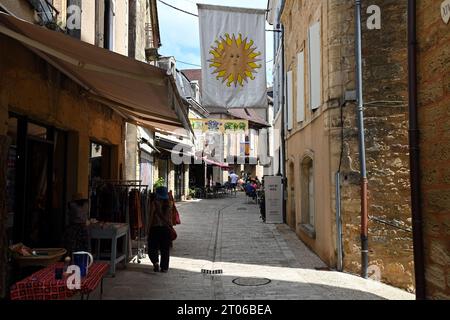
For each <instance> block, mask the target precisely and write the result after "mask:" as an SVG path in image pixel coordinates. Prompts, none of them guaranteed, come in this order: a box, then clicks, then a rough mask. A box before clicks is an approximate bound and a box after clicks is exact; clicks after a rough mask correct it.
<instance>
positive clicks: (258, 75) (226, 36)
mask: <svg viewBox="0 0 450 320" xmlns="http://www.w3.org/2000/svg"><path fill="white" fill-rule="evenodd" d="M198 11H199V20H200V21H199V22H200V42H201V51H202V103H203V105H204V106H205V107H214V108H227V109H235V108H267V78H266V63H265V61H266V34H265V13H266V11H265V10H260V9H245V8H235V7H222V6H211V5H203V4H198Z"/></svg>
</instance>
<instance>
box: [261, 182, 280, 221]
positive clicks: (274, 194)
mask: <svg viewBox="0 0 450 320" xmlns="http://www.w3.org/2000/svg"><path fill="white" fill-rule="evenodd" d="M264 190H265V201H266V223H269V224H282V223H283V222H284V219H283V178H282V177H279V176H265V177H264Z"/></svg>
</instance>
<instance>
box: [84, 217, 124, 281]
mask: <svg viewBox="0 0 450 320" xmlns="http://www.w3.org/2000/svg"><path fill="white" fill-rule="evenodd" d="M129 230H130V229H129V225H128V224H126V223H109V222H99V223H96V224H92V225H90V226H89V232H90V237H91V239H92V240H97V248H96V252H95V257H96V258H95V259H96V261H104V262H106V261H108V263H109V266H110V270H109V274H110V275H111V276H113V277H114V276H115V275H116V265H117V264H119V263H120V262H123V263H125V264H126V263H127V259H128V239H129ZM120 238H123V246H122V254H121V255H120V256H118V254H117V242H118V240H119V239H120ZM102 240H110V241H111V253H110V255H109V259H108V260H104V259H103V257H102V252H101V250H100V243H101V241H102Z"/></svg>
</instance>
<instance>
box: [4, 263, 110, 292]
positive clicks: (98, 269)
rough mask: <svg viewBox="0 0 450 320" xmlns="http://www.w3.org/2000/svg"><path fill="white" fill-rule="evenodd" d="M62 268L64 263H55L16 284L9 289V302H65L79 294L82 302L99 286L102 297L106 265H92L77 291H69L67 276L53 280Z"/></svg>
mask: <svg viewBox="0 0 450 320" xmlns="http://www.w3.org/2000/svg"><path fill="white" fill-rule="evenodd" d="M63 267H64V263H56V264H53V265H51V266H48V267H46V268H44V269H41V270H39V271H38V272H36V273H33V274H32V275H31V276H29V277H27V278H25V279H24V280H22V281H19V282H17V283H16V284H14V285H13V286H12V287H11V300H66V299H70V298H72V297H73V296H75V295H76V294H81V299H82V300H84V299H85V298H86V299H87V300H88V299H89V295H90V294H91V293H92V292H93V291H95V290H96V289H97V288H98V286H99V285H100V286H101V289H100V294H101V295H103V278H104V277H105V276H106V274H107V273H108V270H109V265H108V264H106V263H94V264H92V266H91V267H90V268H89V271H88V274H87V275H86V277H84V278H82V279H81V288H80V289H78V290H77V289H74V290H71V289H69V287H68V285H67V280H68V275H65V276H64V277H63V279H60V280H57V279H56V278H55V269H56V268H63Z"/></svg>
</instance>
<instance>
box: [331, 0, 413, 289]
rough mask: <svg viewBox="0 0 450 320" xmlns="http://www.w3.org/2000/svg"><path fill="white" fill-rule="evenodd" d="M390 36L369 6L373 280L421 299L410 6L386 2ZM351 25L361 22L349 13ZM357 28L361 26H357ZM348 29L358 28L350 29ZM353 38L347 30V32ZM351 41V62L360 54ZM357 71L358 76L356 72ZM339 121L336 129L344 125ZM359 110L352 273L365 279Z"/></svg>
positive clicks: (347, 199)
mask: <svg viewBox="0 0 450 320" xmlns="http://www.w3.org/2000/svg"><path fill="white" fill-rule="evenodd" d="M370 4H376V5H378V6H379V7H380V8H381V10H382V22H381V23H382V29H381V30H368V28H367V26H366V21H367V18H368V15H367V14H366V11H367V4H363V8H362V12H363V17H362V21H363V48H362V50H363V69H364V74H363V78H364V101H365V129H366V131H365V133H366V141H365V142H366V157H367V170H368V172H367V174H368V179H369V195H368V196H369V217H370V222H369V250H370V257H369V266H370V267H369V275H370V274H372V277H375V278H379V279H380V280H381V281H383V282H387V283H389V284H391V285H394V286H397V287H400V288H403V289H406V290H408V291H411V292H412V291H414V279H413V275H414V264H413V244H412V228H411V223H412V220H411V201H410V182H409V147H408V144H409V143H408V113H407V97H408V93H407V88H408V86H407V74H408V73H407V7H406V5H407V4H406V1H394V0H378V1H372V2H371V3H370ZM347 15H348V19H345V20H346V21H350V17H351V16H352V15H353V12H352V10H350V11H348V13H347ZM351 25H353V22H352V23H351ZM347 27H350V25H348V26H347ZM343 30H345V29H343ZM347 40H349V42H348V44H349V46H348V50H343V52H348V55H349V56H348V59H347V57H342V59H343V60H345V61H349V62H350V61H351V60H352V59H351V58H350V55H351V50H353V48H354V46H353V43H352V39H351V38H347ZM350 68H352V66H351V64H350ZM338 117H340V115H339V114H336V117H335V119H334V121H333V123H335V124H336V123H339V122H340V121H339V120H338ZM356 123H357V122H356V109H355V105H354V104H348V105H347V106H346V107H345V108H344V127H345V130H344V141H345V143H344V158H343V168H344V172H343V181H342V184H343V191H342V194H343V198H342V200H343V205H342V212H343V223H344V268H345V270H347V271H350V272H354V273H357V274H359V273H360V272H361V251H360V242H361V241H360V225H361V222H360V175H359V170H360V169H359V168H360V163H359V146H358V131H357V124H356Z"/></svg>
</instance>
